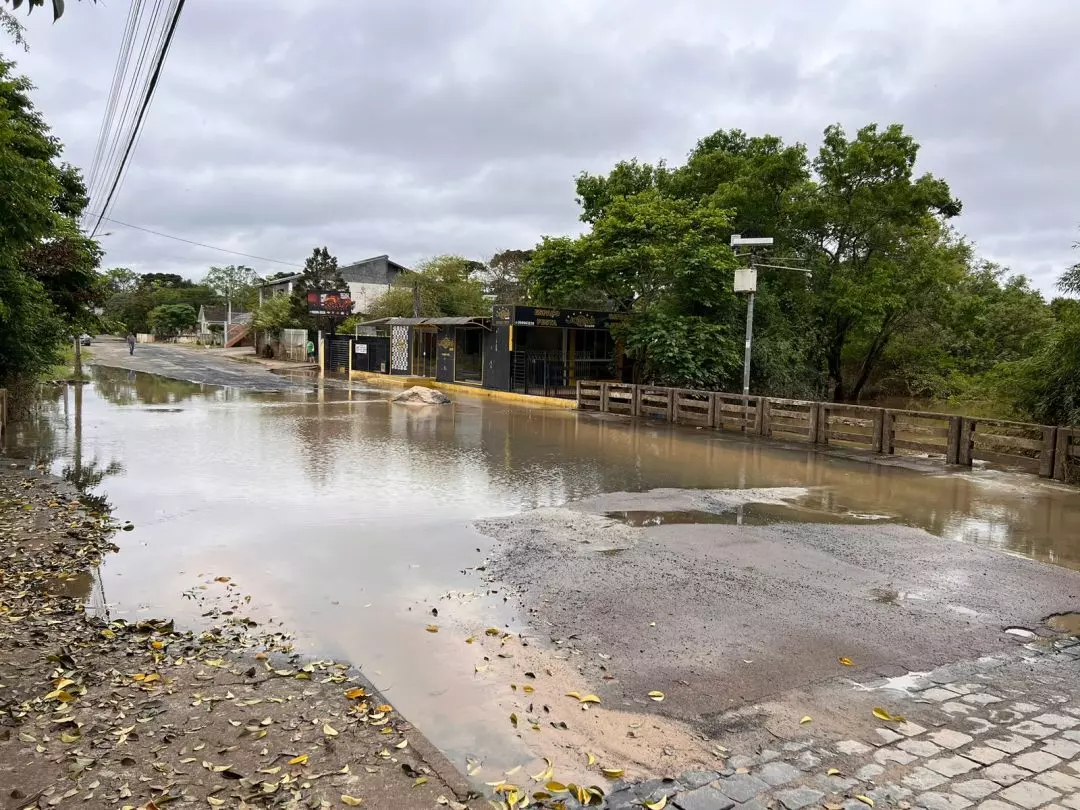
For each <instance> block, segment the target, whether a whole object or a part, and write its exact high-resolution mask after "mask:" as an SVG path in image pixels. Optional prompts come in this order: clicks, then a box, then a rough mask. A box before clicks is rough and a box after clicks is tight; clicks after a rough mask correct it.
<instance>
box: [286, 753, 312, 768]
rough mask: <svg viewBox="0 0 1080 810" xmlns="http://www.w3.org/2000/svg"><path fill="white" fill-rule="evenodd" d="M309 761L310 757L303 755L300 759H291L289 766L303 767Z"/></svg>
mask: <svg viewBox="0 0 1080 810" xmlns="http://www.w3.org/2000/svg"><path fill="white" fill-rule="evenodd" d="M307 761H308V755H307V754H301V755H300V756H298V757H293V758H292V759H290V760H289V764H290V765H303V764H304V763H305V762H307Z"/></svg>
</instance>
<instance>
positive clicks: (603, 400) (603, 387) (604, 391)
mask: <svg viewBox="0 0 1080 810" xmlns="http://www.w3.org/2000/svg"><path fill="white" fill-rule="evenodd" d="M607 412H608V384H607V383H606V382H602V383H600V413H607Z"/></svg>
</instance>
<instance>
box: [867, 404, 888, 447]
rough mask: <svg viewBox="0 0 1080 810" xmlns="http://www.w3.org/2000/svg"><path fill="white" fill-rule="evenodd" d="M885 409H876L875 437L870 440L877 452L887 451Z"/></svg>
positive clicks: (871, 445)
mask: <svg viewBox="0 0 1080 810" xmlns="http://www.w3.org/2000/svg"><path fill="white" fill-rule="evenodd" d="M884 446H885V409H884V408H878V409H877V410H876V411H874V437H873V438H872V439H871V440H870V449H871V450H872V451H873V452H875V453H883V452H885V451H884V450H882V448H883V447H884Z"/></svg>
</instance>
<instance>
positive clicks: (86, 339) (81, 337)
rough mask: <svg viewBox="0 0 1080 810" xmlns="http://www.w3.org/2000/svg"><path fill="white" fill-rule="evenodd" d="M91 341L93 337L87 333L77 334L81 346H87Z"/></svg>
mask: <svg viewBox="0 0 1080 810" xmlns="http://www.w3.org/2000/svg"><path fill="white" fill-rule="evenodd" d="M93 342H94V339H93V338H92V337H90V336H89V335H79V343H81V344H82V345H83V346H89V345H90V344H91V343H93Z"/></svg>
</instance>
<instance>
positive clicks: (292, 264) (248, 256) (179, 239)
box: [90, 214, 303, 268]
mask: <svg viewBox="0 0 1080 810" xmlns="http://www.w3.org/2000/svg"><path fill="white" fill-rule="evenodd" d="M90 216H94V214H91V215H90ZM97 216H98V218H99V221H100V220H105V221H107V222H112V223H114V224H116V225H122V226H124V227H125V228H134V229H135V230H137V231H143V232H145V233H152V234H154V236H162V237H164V238H166V239H175V240H176V241H177V242H185V243H186V244H189V245H195V246H196V247H201V248H207V249H209V250H218V251H221V252H222V253H231V254H233V255H234V256H243V257H244V258H246V259H258V260H259V261H260V262H271V263H273V264H283V265H285V266H286V267H298V268H303V265H302V264H296V263H295V262H284V261H282V260H281V259H268V258H267V257H266V256H255V255H253V254H251V253H241V252H240V251H239V250H230V249H229V248H223V247H217V246H216V245H207V244H203V243H202V242H195V241H193V240H191V239H185V238H184V237H182V236H173V235H172V234H171V233H162V232H161V231H155V230H153V229H152V228H144V227H142V226H141V225H132V224H131V223H130V222H121V221H120V220H118V219H113V218H112V217H107V216H104V215H103V214H98V215H97Z"/></svg>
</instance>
